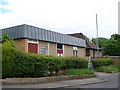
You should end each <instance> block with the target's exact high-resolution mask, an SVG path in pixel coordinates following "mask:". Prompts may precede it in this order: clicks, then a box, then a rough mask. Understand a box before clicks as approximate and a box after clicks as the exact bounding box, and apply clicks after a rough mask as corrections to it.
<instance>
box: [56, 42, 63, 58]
mask: <svg viewBox="0 0 120 90" xmlns="http://www.w3.org/2000/svg"><path fill="white" fill-rule="evenodd" d="M57 55H58V56H59V57H62V56H63V45H62V44H60V43H57Z"/></svg>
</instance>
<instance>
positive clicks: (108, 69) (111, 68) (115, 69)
mask: <svg viewBox="0 0 120 90" xmlns="http://www.w3.org/2000/svg"><path fill="white" fill-rule="evenodd" d="M96 70H97V71H102V72H118V71H119V67H118V66H115V65H109V66H101V67H98V68H97V69H96Z"/></svg>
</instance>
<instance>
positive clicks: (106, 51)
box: [92, 34, 120, 56]
mask: <svg viewBox="0 0 120 90" xmlns="http://www.w3.org/2000/svg"><path fill="white" fill-rule="evenodd" d="M92 41H93V43H95V44H96V38H92ZM98 41H99V47H100V48H102V49H103V55H110V56H120V34H112V35H111V38H110V39H107V38H103V37H99V38H98Z"/></svg>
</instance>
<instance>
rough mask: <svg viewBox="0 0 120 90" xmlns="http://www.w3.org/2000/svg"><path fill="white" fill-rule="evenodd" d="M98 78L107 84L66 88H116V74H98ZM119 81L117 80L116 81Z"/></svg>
mask: <svg viewBox="0 0 120 90" xmlns="http://www.w3.org/2000/svg"><path fill="white" fill-rule="evenodd" d="M99 78H101V79H107V82H102V83H97V84H89V85H76V86H69V87H66V88H118V84H119V82H118V81H120V78H118V73H114V74H99ZM118 79H119V80H118Z"/></svg>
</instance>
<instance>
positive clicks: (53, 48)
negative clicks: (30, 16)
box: [15, 39, 86, 58]
mask: <svg viewBox="0 0 120 90" xmlns="http://www.w3.org/2000/svg"><path fill="white" fill-rule="evenodd" d="M28 41H29V40H28V39H18V40H15V44H16V47H17V48H18V49H20V50H22V51H26V52H28ZM77 48H78V50H77V56H78V57H83V58H85V56H86V51H85V48H81V47H77ZM44 49H45V50H46V53H45V54H47V55H53V56H57V44H56V43H52V42H46V41H39V42H38V54H40V53H41V52H44ZM42 50H43V51H42ZM63 52H64V53H63V56H65V57H70V56H73V46H71V45H64V51H63Z"/></svg>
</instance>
